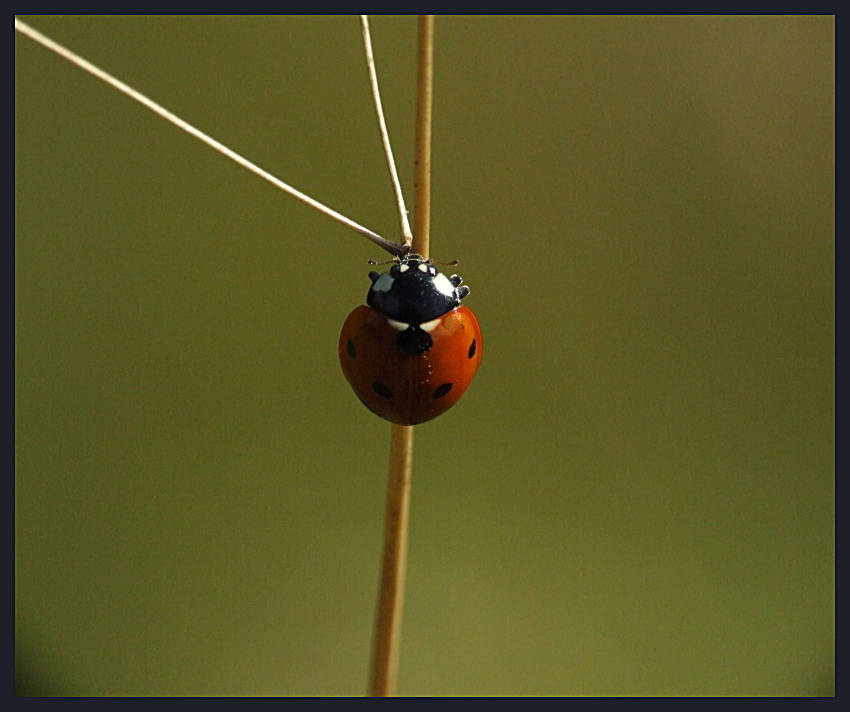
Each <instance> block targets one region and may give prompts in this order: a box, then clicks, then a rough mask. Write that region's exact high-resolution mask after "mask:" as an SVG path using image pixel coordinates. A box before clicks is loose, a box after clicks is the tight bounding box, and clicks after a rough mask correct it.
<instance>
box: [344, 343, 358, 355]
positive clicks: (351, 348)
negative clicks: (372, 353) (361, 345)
mask: <svg viewBox="0 0 850 712" xmlns="http://www.w3.org/2000/svg"><path fill="white" fill-rule="evenodd" d="M345 350H346V351H348V355H349V356H351V358H357V349H355V348H354V342H353V341H352V340H351V339H349V340H348V343H347V344H346V345H345Z"/></svg>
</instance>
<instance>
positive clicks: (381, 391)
mask: <svg viewBox="0 0 850 712" xmlns="http://www.w3.org/2000/svg"><path fill="white" fill-rule="evenodd" d="M372 390H373V391H375V393H377V394H378V395H379V396H381V398H386V399H387V400H389V399H390V398H392V397H393V392H392V391H391V390H390V389H389V388H388V387H387V386H385V385H384V384H383V383H381V382H380V381H375V382H374V383H373V384H372Z"/></svg>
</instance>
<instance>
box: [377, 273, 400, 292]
mask: <svg viewBox="0 0 850 712" xmlns="http://www.w3.org/2000/svg"><path fill="white" fill-rule="evenodd" d="M394 281H395V280H394V279H393V278H392V277H390V273H389V272H384V273H383V274H382V275H381V276H380V277H378V279H376V280H375V283H374V284H373V285H372V291H373V292H389V291H390V289H392V287H393V282H394Z"/></svg>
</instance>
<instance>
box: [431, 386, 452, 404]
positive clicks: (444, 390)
mask: <svg viewBox="0 0 850 712" xmlns="http://www.w3.org/2000/svg"><path fill="white" fill-rule="evenodd" d="M451 389H452V384H451V383H444V384H443V385H442V386H440V387H439V388H437V390H436V391H434V400H437V399H438V398H442V397H443V396H444V395H446V393H448V392H449V391H450V390H451Z"/></svg>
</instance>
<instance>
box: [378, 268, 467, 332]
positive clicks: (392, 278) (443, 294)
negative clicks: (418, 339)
mask: <svg viewBox="0 0 850 712" xmlns="http://www.w3.org/2000/svg"><path fill="white" fill-rule="evenodd" d="M369 279H371V280H372V287H371V289H369V294H368V295H367V296H366V303H367V304H368V305H369V306H370V307H372V309H374V310H375V311H377V312H380V313H381V314H383V315H384V316H386V317H387V318H389V319H392V320H394V321H397V322H402V323H404V324H410V325H414V326H418V325H419V324H422V323H424V322H428V321H431V320H433V319H437V318H438V317H441V316H442V315H443V314H446V313H447V312H450V311H451V310H452V309H454V308H455V307H457V306H459V305H460V300H461V299H463V298H464V297H465V296H466V295H467V294H469V287H467V286H466V285H462V283H463V280H462V279H461V278H460V277H458V276H457V275H456V274H453V275H452V276H451V277H446V275H444V274H442V273H441V272H438V271H437V268H436V267H434V265H432V264H431V260H427V259H425V258H423V257H422V256H421V255H417V254H414V253H410V254H407V255H404V256H402V257H399V258H398V260H397V261H396V263H395V264H393V266H392V267H390V271H389V272H384V273H383V274H380V273H378V272H369Z"/></svg>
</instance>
